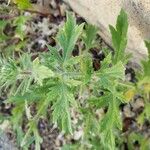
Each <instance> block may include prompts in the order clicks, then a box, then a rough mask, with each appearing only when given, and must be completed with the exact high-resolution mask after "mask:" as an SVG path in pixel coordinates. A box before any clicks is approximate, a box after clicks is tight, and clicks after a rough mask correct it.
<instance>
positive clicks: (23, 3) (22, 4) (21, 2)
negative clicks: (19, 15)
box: [12, 0, 32, 9]
mask: <svg viewBox="0 0 150 150" xmlns="http://www.w3.org/2000/svg"><path fill="white" fill-rule="evenodd" d="M12 1H13V2H14V3H15V4H16V5H17V6H18V8H19V9H28V8H31V6H32V5H31V3H30V1H29V0H12Z"/></svg>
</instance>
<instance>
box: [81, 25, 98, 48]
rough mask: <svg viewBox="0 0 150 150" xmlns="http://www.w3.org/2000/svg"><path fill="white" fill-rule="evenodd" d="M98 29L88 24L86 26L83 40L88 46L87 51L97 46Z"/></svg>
mask: <svg viewBox="0 0 150 150" xmlns="http://www.w3.org/2000/svg"><path fill="white" fill-rule="evenodd" d="M97 31H98V28H97V27H95V26H93V25H89V24H87V25H86V26H85V30H84V32H83V36H82V40H83V42H84V44H85V46H86V49H87V50H89V49H90V48H92V47H95V46H96V34H97Z"/></svg>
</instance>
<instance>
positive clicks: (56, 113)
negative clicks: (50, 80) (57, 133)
mask: <svg viewBox="0 0 150 150" xmlns="http://www.w3.org/2000/svg"><path fill="white" fill-rule="evenodd" d="M48 95H49V98H51V99H52V100H53V106H52V109H53V113H52V115H53V121H54V122H57V123H58V124H59V125H60V127H61V128H62V130H63V131H64V132H65V133H68V132H69V133H72V126H71V116H70V110H69V109H70V107H69V106H70V104H72V105H73V106H77V104H76V102H75V99H74V96H73V94H72V93H71V91H69V89H68V87H67V86H66V85H65V84H64V83H59V84H58V85H56V86H54V87H52V88H50V92H49V93H48ZM52 95H54V96H52ZM55 97H56V99H55Z"/></svg>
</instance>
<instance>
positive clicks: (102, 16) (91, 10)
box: [65, 0, 150, 62]
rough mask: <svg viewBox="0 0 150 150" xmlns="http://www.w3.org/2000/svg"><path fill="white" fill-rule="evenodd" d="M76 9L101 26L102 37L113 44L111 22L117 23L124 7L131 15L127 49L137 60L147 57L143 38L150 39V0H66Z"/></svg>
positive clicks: (129, 15) (91, 21)
mask: <svg viewBox="0 0 150 150" xmlns="http://www.w3.org/2000/svg"><path fill="white" fill-rule="evenodd" d="M65 1H66V2H67V3H68V4H69V5H70V6H71V7H72V9H73V10H74V11H76V12H77V13H78V14H79V15H81V16H82V17H84V18H85V19H86V20H87V21H88V22H90V23H92V24H95V25H97V26H99V28H100V35H101V37H102V38H103V39H104V40H105V41H106V42H107V43H108V44H109V45H111V36H110V32H109V27H108V26H109V24H111V25H115V23H116V19H117V16H118V14H119V12H120V10H121V8H124V9H125V10H126V12H127V13H128V17H129V24H130V26H129V31H128V46H127V51H129V52H132V53H133V59H134V61H135V62H139V60H140V59H142V58H144V57H146V55H147V50H146V48H145V45H144V42H143V40H145V39H150V0H65Z"/></svg>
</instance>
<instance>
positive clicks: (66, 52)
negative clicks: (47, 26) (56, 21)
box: [56, 13, 83, 61]
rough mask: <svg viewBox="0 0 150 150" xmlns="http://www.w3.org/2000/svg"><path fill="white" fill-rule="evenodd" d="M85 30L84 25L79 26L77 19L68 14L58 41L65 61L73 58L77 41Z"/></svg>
mask: <svg viewBox="0 0 150 150" xmlns="http://www.w3.org/2000/svg"><path fill="white" fill-rule="evenodd" d="M82 29H83V24H81V25H77V24H76V20H75V17H74V16H73V15H71V14H70V13H67V21H66V23H65V25H64V27H63V28H62V29H60V30H59V32H58V34H57V37H56V40H57V42H58V43H59V45H60V47H61V48H62V51H63V61H65V60H67V59H68V58H69V57H71V53H72V51H73V49H74V46H75V44H76V41H77V39H78V38H79V36H80V34H81V32H82Z"/></svg>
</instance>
